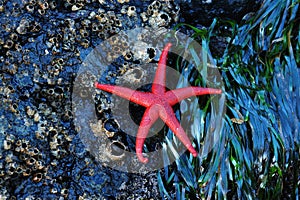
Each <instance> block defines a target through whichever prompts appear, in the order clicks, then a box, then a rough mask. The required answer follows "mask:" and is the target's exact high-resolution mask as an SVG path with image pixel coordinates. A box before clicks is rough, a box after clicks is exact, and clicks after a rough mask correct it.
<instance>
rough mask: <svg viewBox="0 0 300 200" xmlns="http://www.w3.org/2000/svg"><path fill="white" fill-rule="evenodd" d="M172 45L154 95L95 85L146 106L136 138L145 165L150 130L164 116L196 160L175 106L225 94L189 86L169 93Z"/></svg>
mask: <svg viewBox="0 0 300 200" xmlns="http://www.w3.org/2000/svg"><path fill="white" fill-rule="evenodd" d="M171 46H172V44H171V43H168V44H167V45H166V46H165V48H164V50H163V52H162V54H161V56H160V59H159V62H158V67H157V70H156V74H155V78H154V81H153V83H152V92H141V91H135V90H132V89H130V88H125V87H121V86H115V85H106V84H99V83H97V82H96V83H95V87H96V88H98V89H100V90H104V91H106V92H109V93H112V94H115V95H118V96H120V97H122V98H125V99H128V100H129V101H132V102H134V103H136V104H139V105H141V106H144V107H146V111H145V113H144V115H143V117H142V121H141V123H140V126H139V129H138V133H137V136H136V147H135V148H136V154H137V157H138V159H139V160H140V161H141V162H143V163H147V162H148V158H145V157H144V156H143V154H142V149H143V145H144V142H145V139H146V137H147V135H148V132H149V129H150V127H151V126H152V125H153V124H154V122H155V121H156V120H157V119H158V117H160V118H161V119H162V120H163V121H164V122H165V123H166V124H167V125H168V126H169V128H170V129H171V130H172V131H173V133H174V134H175V135H176V136H177V137H178V138H179V140H180V141H181V142H182V143H183V144H184V145H185V146H186V148H187V149H188V150H189V151H190V152H191V153H192V154H193V156H194V157H196V156H197V151H196V150H195V149H194V148H193V146H192V143H191V142H190V140H189V138H188V137H187V135H186V133H185V132H184V130H183V128H182V127H181V125H180V123H179V121H178V120H177V118H176V116H175V114H174V111H173V109H172V106H173V105H175V104H176V103H178V102H180V101H181V100H183V99H185V98H188V97H191V96H196V95H205V94H221V93H222V91H221V90H220V89H213V88H202V87H185V88H178V89H174V90H170V91H166V87H165V82H166V63H167V55H168V51H169V49H170V48H171Z"/></svg>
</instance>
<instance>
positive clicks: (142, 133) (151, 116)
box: [135, 106, 159, 163]
mask: <svg viewBox="0 0 300 200" xmlns="http://www.w3.org/2000/svg"><path fill="white" fill-rule="evenodd" d="M158 117H159V114H158V109H157V107H156V106H151V107H148V108H147V109H146V111H145V113H144V115H143V118H142V121H141V123H140V126H139V129H138V133H137V135H136V144H135V150H136V154H137V157H138V159H139V160H140V161H141V162H142V163H147V162H148V158H145V157H144V156H143V154H142V151H143V146H144V143H145V139H146V137H147V135H148V133H149V130H150V128H151V126H152V125H153V124H154V122H155V121H156V120H157V119H158Z"/></svg>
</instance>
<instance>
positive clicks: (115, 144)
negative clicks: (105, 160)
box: [106, 140, 127, 161]
mask: <svg viewBox="0 0 300 200" xmlns="http://www.w3.org/2000/svg"><path fill="white" fill-rule="evenodd" d="M126 149H127V147H126V146H125V145H124V144H123V143H122V142H121V141H117V140H114V141H112V142H108V143H107V145H106V153H107V154H108V157H109V158H110V159H111V160H114V161H116V160H121V159H122V158H124V156H125V151H126Z"/></svg>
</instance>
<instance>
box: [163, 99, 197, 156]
mask: <svg viewBox="0 0 300 200" xmlns="http://www.w3.org/2000/svg"><path fill="white" fill-rule="evenodd" d="M164 108H165V110H164V111H162V110H160V111H161V112H160V113H159V115H160V117H161V119H162V120H163V121H164V122H165V123H166V124H167V126H168V127H169V128H170V129H171V130H172V131H173V133H174V134H175V135H176V137H178V139H179V140H180V141H181V142H182V143H183V144H184V146H185V147H186V148H187V149H188V150H189V152H191V154H192V155H193V156H194V157H196V156H197V155H198V153H197V151H196V150H195V149H194V147H193V146H192V143H191V141H190V139H189V138H188V136H187V135H186V133H185V132H184V130H183V128H182V126H181V125H180V123H179V121H178V120H177V118H176V116H175V114H174V111H173V109H172V107H171V106H170V105H168V104H167V105H165V106H164Z"/></svg>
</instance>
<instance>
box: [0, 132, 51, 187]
mask: <svg viewBox="0 0 300 200" xmlns="http://www.w3.org/2000/svg"><path fill="white" fill-rule="evenodd" d="M3 149H4V152H3V154H2V156H3V158H4V159H3V160H1V161H0V182H1V184H2V183H3V182H5V181H7V180H9V179H12V178H16V177H18V178H20V179H23V178H27V177H30V178H31V179H32V181H34V182H40V181H41V180H42V179H43V178H45V176H46V175H47V171H48V168H47V166H46V165H45V163H44V161H43V157H44V155H43V153H42V152H41V151H40V150H39V148H37V147H34V146H31V144H30V142H29V141H28V140H26V139H19V138H17V137H16V136H14V135H11V134H7V135H6V137H5V139H4V141H3Z"/></svg>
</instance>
